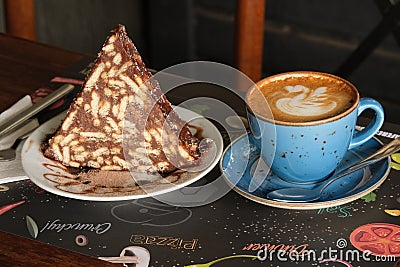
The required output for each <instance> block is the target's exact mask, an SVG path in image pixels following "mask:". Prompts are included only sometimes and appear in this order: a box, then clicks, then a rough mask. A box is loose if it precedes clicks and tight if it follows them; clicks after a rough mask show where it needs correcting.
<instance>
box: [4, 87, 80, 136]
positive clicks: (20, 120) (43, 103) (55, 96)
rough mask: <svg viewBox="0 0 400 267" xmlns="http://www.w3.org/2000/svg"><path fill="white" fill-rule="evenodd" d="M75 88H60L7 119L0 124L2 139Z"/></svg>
mask: <svg viewBox="0 0 400 267" xmlns="http://www.w3.org/2000/svg"><path fill="white" fill-rule="evenodd" d="M74 88H75V86H74V85H72V84H65V85H63V86H61V87H60V88H58V89H56V90H55V91H54V92H52V93H51V94H49V95H48V96H46V97H45V98H43V99H41V100H40V101H39V102H37V103H36V104H34V105H33V106H32V107H30V108H28V109H26V110H24V111H22V112H21V113H19V114H17V115H16V116H14V117H12V118H9V119H7V120H6V121H4V122H1V123H0V137H2V136H4V135H6V134H9V133H10V132H12V131H14V130H15V129H16V128H18V127H19V126H21V125H22V124H24V123H25V122H26V121H27V120H29V119H31V118H32V117H33V116H35V115H36V114H38V113H39V112H40V111H42V110H43V109H45V108H46V107H48V106H50V105H51V104H53V103H55V102H57V101H58V100H60V99H61V98H63V97H64V96H66V95H67V94H69V93H71V92H72V90H73V89H74Z"/></svg>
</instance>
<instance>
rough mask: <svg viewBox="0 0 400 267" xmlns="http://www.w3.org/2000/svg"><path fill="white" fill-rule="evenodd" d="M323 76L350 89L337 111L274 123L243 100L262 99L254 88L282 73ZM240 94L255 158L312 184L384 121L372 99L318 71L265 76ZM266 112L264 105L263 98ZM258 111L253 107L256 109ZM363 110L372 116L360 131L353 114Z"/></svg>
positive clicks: (288, 177)
mask: <svg viewBox="0 0 400 267" xmlns="http://www.w3.org/2000/svg"><path fill="white" fill-rule="evenodd" d="M310 75H312V76H313V77H314V78H329V79H334V80H335V81H338V82H341V83H343V84H345V85H346V86H347V87H348V88H350V89H349V90H352V92H353V94H354V98H353V100H352V103H353V104H352V105H351V106H350V107H348V108H347V109H346V110H344V111H342V112H341V113H340V114H336V115H334V116H331V117H328V118H323V119H317V120H312V121H304V122H292V121H278V120H274V119H273V113H272V116H265V114H264V115H263V114H259V113H258V112H257V110H256V109H255V108H254V106H252V103H251V102H250V101H249V99H250V97H249V96H250V95H253V98H254V95H255V94H258V96H257V98H259V97H264V95H263V94H262V93H261V92H260V87H262V86H266V85H268V83H270V82H272V81H274V82H276V81H277V80H279V79H283V78H285V77H303V78H307V77H310ZM256 85H257V86H255V87H254V88H252V89H251V90H250V91H249V92H248V94H247V97H246V100H247V116H248V120H249V125H250V130H251V133H252V134H251V139H252V140H253V142H254V143H255V144H256V146H257V147H258V149H259V150H260V154H261V157H262V158H263V159H264V161H265V163H266V164H267V165H268V166H270V168H271V170H272V172H274V173H275V174H277V175H278V176H279V177H280V178H282V179H284V180H287V181H289V182H295V183H313V182H317V181H319V180H322V179H324V178H325V177H327V176H328V175H329V174H331V173H332V172H333V171H334V170H335V169H336V168H337V166H338V165H339V164H340V162H341V161H342V159H343V157H344V155H345V154H346V152H347V151H348V150H349V149H352V148H355V147H357V146H359V145H361V144H363V143H365V142H367V141H368V140H369V139H371V138H372V137H373V136H374V135H375V134H376V132H377V131H378V130H379V129H380V127H381V126H382V124H383V122H384V111H383V108H382V106H381V105H380V104H379V103H378V102H377V101H376V100H374V99H371V98H360V96H359V93H358V91H357V89H356V87H355V86H354V85H353V84H351V83H350V82H348V81H346V80H344V79H342V78H340V77H337V76H334V75H331V74H326V73H320V72H307V71H301V72H290V73H282V74H278V75H274V76H270V77H267V78H265V79H263V80H261V81H260V82H258V83H257V84H256ZM265 105H266V107H265V108H266V110H270V109H269V108H268V103H267V101H265ZM258 109H259V108H258ZM366 109H371V110H373V111H374V113H375V116H374V118H373V119H372V120H371V121H370V123H369V125H367V127H365V128H364V129H363V130H362V131H359V132H358V131H356V130H355V127H356V123H357V118H358V116H359V115H360V114H361V113H362V112H363V111H364V110H366Z"/></svg>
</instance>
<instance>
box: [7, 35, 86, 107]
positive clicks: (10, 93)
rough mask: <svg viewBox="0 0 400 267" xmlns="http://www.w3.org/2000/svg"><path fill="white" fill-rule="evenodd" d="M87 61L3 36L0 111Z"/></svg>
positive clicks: (57, 50)
mask: <svg viewBox="0 0 400 267" xmlns="http://www.w3.org/2000/svg"><path fill="white" fill-rule="evenodd" d="M84 57H85V55H84V54H80V53H75V52H71V51H67V50H63V49H59V48H55V47H51V46H49V45H45V44H40V43H35V42H32V41H28V40H24V39H19V38H16V37H11V36H9V35H6V34H0V99H1V101H0V111H3V110H4V109H6V108H8V107H9V106H10V105H12V104H13V103H15V102H16V101H17V100H19V99H20V98H21V97H22V96H24V95H26V94H29V93H32V92H33V91H34V90H35V89H37V88H39V87H40V86H43V85H45V84H46V83H48V82H49V80H50V79H51V78H52V77H54V76H55V75H56V74H60V73H62V72H63V71H64V70H65V69H66V68H68V67H69V66H70V65H72V64H74V63H76V62H78V61H79V60H81V59H82V58H84Z"/></svg>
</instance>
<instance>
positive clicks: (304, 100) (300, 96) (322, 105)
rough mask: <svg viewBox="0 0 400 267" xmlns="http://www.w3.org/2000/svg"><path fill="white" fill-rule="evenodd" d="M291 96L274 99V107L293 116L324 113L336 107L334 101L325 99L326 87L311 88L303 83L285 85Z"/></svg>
mask: <svg viewBox="0 0 400 267" xmlns="http://www.w3.org/2000/svg"><path fill="white" fill-rule="evenodd" d="M285 89H286V90H287V91H288V92H289V94H292V93H295V96H293V97H285V98H281V99H279V100H277V101H276V107H277V108H278V109H280V110H281V111H282V112H285V113H287V114H291V115H295V116H315V115H320V114H325V113H327V112H329V111H331V110H333V109H334V108H335V107H336V105H337V104H336V102H334V101H327V98H328V97H327V94H326V90H327V89H328V88H327V87H318V88H317V89H315V90H311V89H310V88H307V87H305V86H303V85H295V86H285Z"/></svg>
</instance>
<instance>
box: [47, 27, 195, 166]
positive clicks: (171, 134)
mask: <svg viewBox="0 0 400 267" xmlns="http://www.w3.org/2000/svg"><path fill="white" fill-rule="evenodd" d="M44 155H45V156H46V157H48V158H51V159H54V160H56V161H59V162H61V163H62V164H63V165H65V166H71V167H78V168H86V167H89V168H94V169H99V170H131V171H135V172H147V173H153V172H159V173H168V172H171V171H173V170H175V169H177V168H180V167H182V166H190V165H191V164H194V163H195V162H196V161H197V159H198V158H199V157H200V152H199V139H198V138H196V137H195V136H193V135H192V133H191V132H190V131H189V128H188V126H187V125H186V123H185V122H183V121H182V120H181V119H180V118H179V116H178V115H177V113H176V112H174V110H173V109H172V107H171V104H170V102H169V101H168V100H167V98H166V97H165V95H163V93H162V91H161V89H160V86H159V84H158V82H157V81H156V80H155V79H154V78H153V77H152V75H151V73H150V72H149V70H148V69H147V68H146V66H145V64H144V63H143V61H142V58H141V56H140V55H139V52H138V51H137V49H136V47H135V46H134V44H133V42H132V41H131V39H130V38H129V37H128V35H127V33H126V31H125V27H124V26H123V25H118V26H117V27H116V28H115V29H114V30H113V31H112V32H111V34H110V35H109V36H108V38H107V40H106V42H105V43H104V45H103V47H102V50H101V51H100V53H99V55H98V57H97V59H96V61H95V63H94V66H93V68H92V69H91V72H90V73H89V75H88V76H87V78H86V81H85V83H84V85H83V89H82V91H81V92H80V94H79V95H78V96H77V97H76V99H75V100H74V102H73V104H72V105H71V107H70V109H69V110H68V112H67V115H66V117H65V119H64V121H63V122H62V124H61V126H60V128H59V129H58V130H57V131H56V132H55V134H54V135H53V136H52V137H51V138H50V139H49V140H48V141H47V143H46V146H45V149H44Z"/></svg>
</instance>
